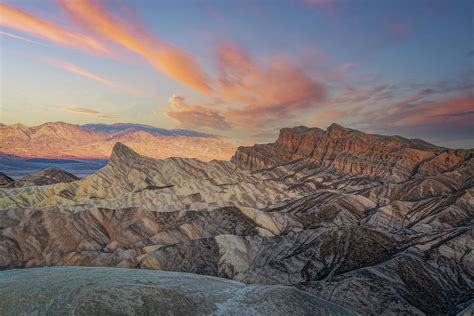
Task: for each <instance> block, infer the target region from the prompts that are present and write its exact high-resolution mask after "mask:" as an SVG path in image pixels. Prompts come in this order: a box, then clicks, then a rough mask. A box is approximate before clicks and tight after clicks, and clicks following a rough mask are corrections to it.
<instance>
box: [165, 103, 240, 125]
mask: <svg viewBox="0 0 474 316" xmlns="http://www.w3.org/2000/svg"><path fill="white" fill-rule="evenodd" d="M166 115H168V116H169V117H171V118H173V119H175V120H176V121H178V122H179V123H180V124H181V125H182V126H184V127H187V128H202V127H209V128H213V129H219V130H228V129H230V128H231V126H230V124H229V123H228V122H227V121H226V119H225V118H224V117H223V116H222V115H221V114H220V113H219V112H218V111H216V110H214V109H212V108H210V107H206V106H201V105H190V104H187V103H186V101H185V99H184V98H183V97H181V96H178V95H173V96H172V97H171V98H170V99H169V104H168V110H167V112H166Z"/></svg>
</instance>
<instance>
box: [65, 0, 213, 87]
mask: <svg viewBox="0 0 474 316" xmlns="http://www.w3.org/2000/svg"><path fill="white" fill-rule="evenodd" d="M60 3H61V5H62V7H63V8H65V9H66V10H67V11H68V12H69V13H70V14H71V16H72V17H73V18H74V20H75V21H76V22H77V23H79V24H80V25H81V26H82V27H84V28H86V29H89V30H91V31H93V32H96V33H97V34H99V35H101V36H103V37H104V38H106V39H107V40H109V41H111V42H114V43H116V44H118V45H120V46H122V47H123V48H126V49H128V50H130V51H132V52H134V53H136V54H137V55H139V56H141V57H142V58H143V59H144V60H146V61H147V62H149V63H150V64H151V65H152V66H153V67H155V68H156V69H158V70H160V71H162V72H164V73H165V74H167V75H168V76H170V77H172V78H174V79H176V80H178V81H180V82H182V83H184V84H186V85H188V86H190V87H192V88H195V89H197V90H199V91H201V92H203V93H209V92H210V90H211V88H210V84H209V82H208V78H207V75H206V73H205V72H204V71H203V70H202V69H201V67H200V65H199V62H198V61H197V60H196V58H195V57H193V56H192V55H191V54H189V53H186V52H184V51H182V50H180V49H179V48H177V47H174V46H172V45H171V44H169V43H166V42H164V41H159V40H157V39H156V38H154V37H153V36H152V35H151V34H149V33H148V32H147V31H146V29H145V28H144V27H143V26H142V25H130V24H131V22H130V21H128V24H127V23H125V22H123V21H121V20H119V19H118V18H117V17H115V16H114V15H112V14H111V13H110V12H109V11H107V9H106V8H105V7H104V6H102V5H101V4H100V3H98V2H97V1H91V0H75V1H66V0H60ZM132 30H140V31H132Z"/></svg>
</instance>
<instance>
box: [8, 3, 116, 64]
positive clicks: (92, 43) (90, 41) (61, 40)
mask: <svg viewBox="0 0 474 316" xmlns="http://www.w3.org/2000/svg"><path fill="white" fill-rule="evenodd" d="M0 17H1V18H0V25H4V26H6V27H9V28H12V29H15V30H19V31H22V32H25V33H28V34H31V35H34V36H36V37H39V38H43V39H46V40H48V41H51V42H53V43H56V44H59V45H62V46H66V47H70V48H77V49H80V50H83V51H87V52H89V53H93V54H95V55H112V53H111V52H110V51H109V50H108V48H106V47H105V46H104V45H102V43H100V42H99V41H97V40H96V39H94V38H92V37H90V36H87V35H84V34H80V33H76V32H72V31H69V30H67V29H65V28H63V27H61V26H59V25H56V24H54V23H52V22H49V21H47V20H44V19H41V18H38V17H35V16H33V15H30V14H28V13H27V12H25V11H22V10H20V9H17V8H15V7H12V6H9V5H6V4H0Z"/></svg>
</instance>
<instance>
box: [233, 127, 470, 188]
mask: <svg viewBox="0 0 474 316" xmlns="http://www.w3.org/2000/svg"><path fill="white" fill-rule="evenodd" d="M471 155H472V151H469V150H450V149H445V148H441V147H437V146H435V145H432V144H429V143H427V142H425V141H422V140H417V139H405V138H402V137H399V136H380V135H370V134H365V133H362V132H359V131H356V130H352V129H348V128H344V127H342V126H340V125H337V124H332V125H331V126H329V127H328V129H327V130H326V131H323V130H321V129H319V128H307V127H303V126H300V127H295V128H285V129H282V130H281V131H280V136H279V137H278V139H277V141H276V142H275V143H271V144H264V145H254V146H251V147H239V148H238V149H237V152H236V153H235V155H234V156H233V157H232V159H231V161H232V162H234V163H235V164H237V165H239V166H241V167H243V168H246V169H250V170H257V169H262V168H269V167H275V166H277V165H280V164H284V163H287V162H289V161H292V160H295V159H301V158H305V159H307V160H308V163H311V164H314V165H315V166H319V167H330V168H334V169H336V170H339V171H343V172H347V173H351V174H358V175H366V176H376V177H381V178H384V179H386V180H387V181H390V182H401V181H405V180H408V179H410V178H411V177H413V176H416V175H420V176H425V175H435V174H440V173H443V172H447V171H449V170H452V169H453V168H454V167H455V166H457V165H459V163H460V162H461V161H463V160H465V159H468V158H469V157H470V156H471Z"/></svg>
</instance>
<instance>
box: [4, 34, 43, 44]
mask: <svg viewBox="0 0 474 316" xmlns="http://www.w3.org/2000/svg"><path fill="white" fill-rule="evenodd" d="M0 35H3V36H8V37H10V38H14V39H18V40H21V41H25V42H28V43H32V44H37V45H42V46H48V45H46V44H44V43H41V42H37V41H33V40H31V39H28V38H25V37H22V36H18V35H15V34H12V33H8V32H3V31H0Z"/></svg>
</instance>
